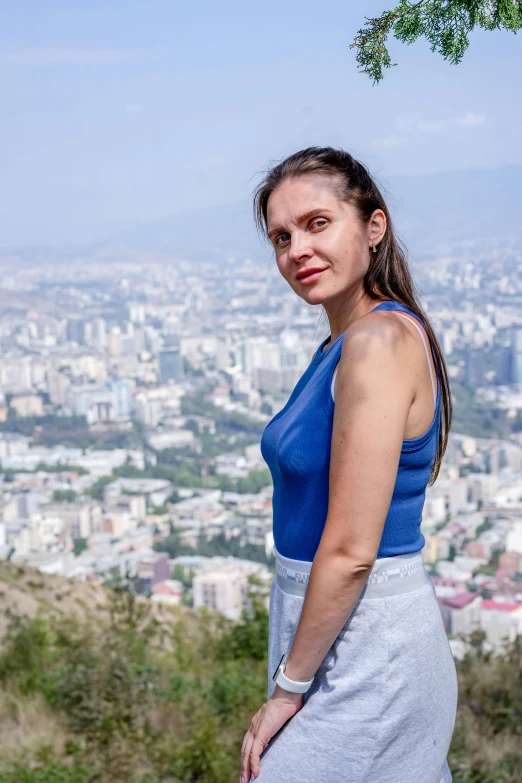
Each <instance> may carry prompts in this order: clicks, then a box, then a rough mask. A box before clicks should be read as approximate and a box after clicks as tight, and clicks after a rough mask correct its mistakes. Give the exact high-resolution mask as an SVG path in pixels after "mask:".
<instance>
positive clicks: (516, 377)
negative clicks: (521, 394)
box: [509, 326, 522, 384]
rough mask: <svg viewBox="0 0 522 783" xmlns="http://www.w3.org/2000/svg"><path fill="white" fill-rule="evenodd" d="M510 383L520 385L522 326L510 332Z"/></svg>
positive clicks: (515, 327) (521, 379)
mask: <svg viewBox="0 0 522 783" xmlns="http://www.w3.org/2000/svg"><path fill="white" fill-rule="evenodd" d="M509 380H510V383H513V384H522V326H514V327H513V329H512V331H511V362H510V379H509Z"/></svg>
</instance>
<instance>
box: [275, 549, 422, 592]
mask: <svg viewBox="0 0 522 783" xmlns="http://www.w3.org/2000/svg"><path fill="white" fill-rule="evenodd" d="M275 557H276V576H275V579H276V581H277V584H278V585H279V587H280V588H281V590H283V592H285V593H289V594H290V595H298V596H301V597H304V595H305V593H306V588H307V587H308V581H309V579H310V571H311V569H312V563H311V562H310V561H308V560H292V559H291V558H288V557H283V555H280V554H279V552H278V551H277V550H275ZM429 578H430V577H429V574H428V572H427V571H426V568H425V567H424V561H423V559H422V554H421V553H420V552H412V553H411V554H406V555H396V556H395V557H381V558H379V559H378V560H376V561H375V564H374V566H373V568H372V570H371V572H370V576H369V577H368V581H367V582H366V585H365V588H364V590H363V592H362V593H361V598H362V599H371V598H385V597H386V596H392V595H401V594H402V593H410V592H412V591H413V590H418V589H419V588H420V587H423V586H424V585H425V584H427V583H428V582H429Z"/></svg>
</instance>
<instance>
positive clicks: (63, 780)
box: [0, 563, 522, 783]
mask: <svg viewBox="0 0 522 783" xmlns="http://www.w3.org/2000/svg"><path fill="white" fill-rule="evenodd" d="M256 589H257V588H256ZM0 602H1V603H0V617H1V620H2V624H3V625H2V627H3V628H4V629H5V628H8V629H9V630H8V634H7V636H6V637H5V638H4V640H3V644H2V646H1V647H0V783H196V781H197V783H235V781H237V777H238V761H239V752H240V747H241V742H242V739H243V736H244V732H245V730H246V727H247V726H248V723H249V721H250V718H251V717H252V715H253V714H254V713H255V712H256V710H257V709H258V708H259V706H260V705H261V704H262V703H263V701H264V698H265V690H266V648H267V619H268V618H267V612H266V609H265V608H264V605H263V602H262V601H261V600H260V597H259V593H258V592H256V591H255V590H254V591H253V592H251V607H250V610H249V611H248V612H247V613H245V614H244V617H243V619H242V620H241V621H240V622H239V623H236V624H233V623H231V622H230V621H228V620H225V619H224V618H223V617H221V616H219V615H213V614H211V613H208V612H204V611H200V612H194V611H193V610H190V609H179V610H177V609H176V610H169V609H167V608H158V607H156V606H155V605H152V604H151V603H150V602H149V601H147V600H146V599H136V598H135V597H134V596H132V595H131V594H130V593H129V592H127V591H125V590H121V589H118V590H110V589H108V588H103V587H92V586H89V585H86V584H81V583H78V582H72V581H70V580H67V579H62V578H61V577H57V576H55V577H52V576H45V575H42V574H40V573H39V572H36V571H32V570H31V569H28V568H23V569H18V568H17V567H16V566H13V565H11V564H9V563H2V565H1V568H0ZM476 641H477V640H476ZM458 671H459V689H460V704H459V713H458V719H457V725H456V728H455V733H454V738H453V744H452V748H451V752H450V766H451V768H452V772H453V775H454V783H485V781H488V782H489V783H520V780H522V751H521V748H522V743H521V734H522V726H521V721H520V705H521V704H522V644H521V643H519V644H517V645H515V646H514V647H513V649H512V650H511V651H510V654H509V656H508V657H507V658H506V659H505V660H504V659H494V658H491V657H490V656H489V655H484V654H482V653H481V652H480V647H479V645H478V644H475V647H474V649H473V651H472V653H471V654H469V656H468V658H467V659H466V660H465V661H464V662H462V663H460V664H458Z"/></svg>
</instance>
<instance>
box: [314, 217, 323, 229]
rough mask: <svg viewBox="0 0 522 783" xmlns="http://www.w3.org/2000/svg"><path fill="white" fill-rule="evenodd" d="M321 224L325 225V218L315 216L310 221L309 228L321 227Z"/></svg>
mask: <svg viewBox="0 0 522 783" xmlns="http://www.w3.org/2000/svg"><path fill="white" fill-rule="evenodd" d="M323 226H326V220H325V219H324V218H317V219H316V220H313V221H312V223H311V225H310V228H323Z"/></svg>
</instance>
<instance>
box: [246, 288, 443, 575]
mask: <svg viewBox="0 0 522 783" xmlns="http://www.w3.org/2000/svg"><path fill="white" fill-rule="evenodd" d="M373 309H374V310H399V311H402V312H404V313H407V314H408V315H410V316H413V318H415V319H416V320H417V321H418V322H419V323H422V321H421V320H420V319H419V317H418V316H417V315H416V314H415V313H413V312H412V311H411V310H410V309H409V308H407V307H405V305H403V304H400V303H399V302H395V301H386V302H381V303H380V304H379V305H377V307H375V308H373ZM344 334H345V333H344V332H343V334H341V335H339V337H338V338H337V339H336V340H334V341H333V343H332V344H331V346H330V347H329V348H328V349H327V350H326V351H325V352H322V348H323V346H324V345H326V343H327V342H328V340H329V338H328V337H327V338H326V339H325V340H323V342H322V343H321V345H320V346H319V348H318V349H317V351H316V352H315V354H314V356H313V358H312V360H311V362H310V365H309V366H308V368H307V369H306V370H305V372H304V374H303V375H302V376H301V378H300V379H299V381H298V382H297V385H296V386H295V388H294V390H293V392H292V394H291V395H290V398H289V399H288V402H287V403H286V405H285V406H284V408H282V410H280V411H279V412H278V413H277V414H276V415H275V416H274V417H273V418H272V419H271V420H270V421H269V422H268V424H267V425H266V427H265V429H264V431H263V434H262V436H261V453H262V455H263V458H264V459H265V461H266V463H267V464H268V467H269V468H270V472H271V474H272V481H273V484H274V495H273V528H274V545H275V548H276V550H277V552H279V554H281V555H283V556H284V557H289V558H293V559H295V560H309V561H311V560H313V558H314V556H315V553H316V550H317V547H318V546H319V541H320V539H321V535H322V533H323V529H324V525H325V522H326V516H327V513H328V488H329V470H330V446H331V439H332V424H333V413H334V400H333V398H332V393H331V384H332V377H333V373H334V370H335V367H336V365H337V363H338V361H339V359H340V356H341V349H342V344H343V337H344ZM432 353H433V349H432ZM435 366H436V363H435ZM440 399H441V393H440V380H439V377H438V370H437V400H436V406H435V414H434V416H433V420H432V422H431V424H430V426H429V428H428V429H427V430H426V432H425V433H424V434H423V435H420V436H419V437H418V438H412V439H409V440H404V441H403V443H402V449H401V454H400V459H399V467H398V471H397V478H396V481H395V487H394V491H393V496H392V499H391V503H390V507H389V510H388V515H387V517H386V521H385V524H384V530H383V534H382V538H381V542H380V546H379V550H378V553H377V557H389V556H393V555H401V554H405V553H407V552H417V551H418V550H420V549H422V547H423V546H424V536H423V535H422V533H421V530H420V525H421V519H422V508H423V505H424V500H425V495H426V486H427V484H428V481H429V479H430V475H431V470H432V467H433V463H434V460H435V456H436V453H437V446H438V435H439V411H440Z"/></svg>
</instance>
